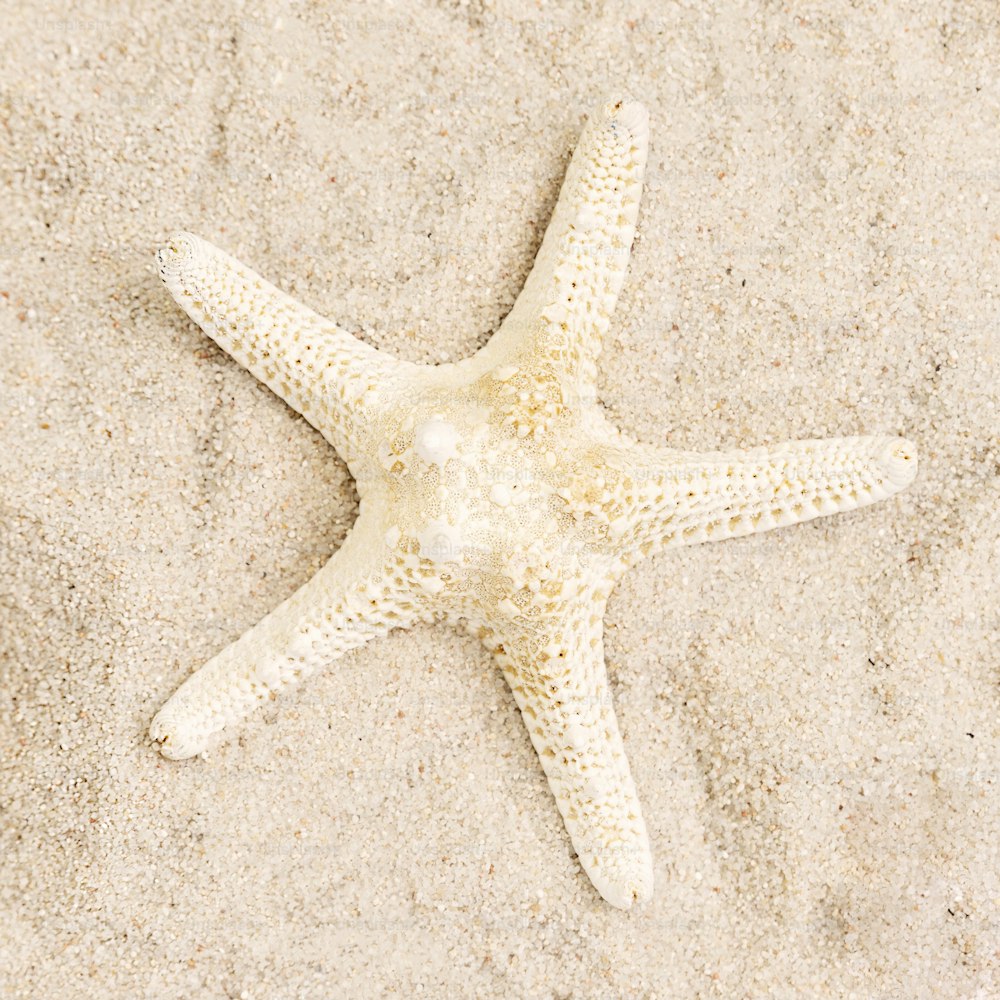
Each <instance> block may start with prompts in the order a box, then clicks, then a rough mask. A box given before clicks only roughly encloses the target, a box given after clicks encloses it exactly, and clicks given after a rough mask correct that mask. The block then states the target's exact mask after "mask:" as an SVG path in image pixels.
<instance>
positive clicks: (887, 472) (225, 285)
mask: <svg viewBox="0 0 1000 1000" xmlns="http://www.w3.org/2000/svg"><path fill="white" fill-rule="evenodd" d="M647 144H648V116H647V114H646V110H645V109H644V108H643V106H642V105H641V104H639V103H637V102H635V101H632V100H628V99H622V100H615V101H609V102H607V103H605V104H603V105H602V106H601V107H599V108H598V110H597V112H596V113H595V114H594V115H593V116H592V117H591V119H590V121H589V123H588V124H587V126H586V128H585V130H584V132H583V135H582V137H581V139H580V142H579V145H578V147H577V149H576V152H575V154H574V156H573V160H572V162H571V164H570V167H569V170H568V173H567V175H566V179H565V182H564V184H563V188H562V192H561V194H560V197H559V202H558V204H557V206H556V209H555V214H554V215H553V217H552V220H551V223H550V225H549V227H548V230H547V232H546V234H545V238H544V240H543V242H542V245H541V248H540V249H539V252H538V255H537V257H536V260H535V265H534V268H533V269H532V271H531V274H530V276H529V277H528V279H527V282H526V284H525V286H524V289H523V291H522V292H521V295H520V296H519V298H518V299H517V302H516V303H515V305H514V307H513V309H512V310H511V312H510V314H509V315H508V316H507V318H506V319H505V320H504V322H503V324H502V325H501V327H500V329H499V331H498V332H497V333H496V334H495V335H494V336H493V338H492V339H491V340H490V341H489V343H488V344H487V345H486V346H485V347H484V348H483V349H482V350H480V351H479V352H478V353H477V354H476V355H474V356H473V357H471V358H468V359H466V360H464V361H460V362H458V363H457V364H448V365H441V366H438V367H422V366H418V365H414V364H408V363H405V362H401V361H397V360H394V359H392V358H390V357H388V356H386V355H385V354H383V353H381V352H379V351H376V350H374V349H373V348H371V347H369V346H367V345H365V344H363V343H361V342H360V341H358V340H356V339H355V338H354V337H352V336H351V335H350V334H348V333H346V332H345V331H344V330H342V329H341V328H339V327H338V326H337V324H336V323H334V322H332V321H330V320H327V319H323V318H322V317H321V316H318V315H317V314H316V313H314V312H313V311H312V310H311V309H308V308H306V307H305V306H302V305H299V304H298V303H296V302H294V301H293V300H292V299H290V298H289V297H288V296H286V295H285V294H283V293H282V292H280V291H279V290H278V289H277V288H275V287H274V286H273V285H271V284H269V283H268V282H266V281H265V280H264V279H263V278H261V277H260V276H258V275H257V274H255V273H254V272H253V271H251V270H250V269H249V268H248V267H245V266H244V265H243V264H241V263H239V262H238V261H236V260H234V259H233V258H232V257H229V256H227V255H226V254H225V253H223V252H222V251H221V250H217V249H216V248H215V247H213V246H211V245H209V244H208V243H206V242H204V241H203V240H200V239H198V238H197V237H194V236H191V235H189V234H184V233H182V234H180V235H177V236H175V237H173V238H172V239H171V240H169V242H168V243H167V245H166V246H165V247H163V248H162V249H161V250H160V251H159V254H158V260H159V268H160V275H161V277H162V278H163V281H164V282H165V283H166V285H167V288H168V289H169V290H170V292H171V293H172V294H173V296H174V298H175V299H176V300H177V302H178V303H179V304H180V306H181V307H182V308H183V309H184V311H185V312H186V313H187V314H188V315H189V316H190V317H191V318H192V319H193V320H194V321H195V322H196V323H197V324H198V325H199V326H200V327H201V328H202V329H203V330H204V331H205V332H206V333H207V334H208V335H209V336H210V337H211V338H212V339H213V340H214V341H215V342H216V343H217V344H219V345H220V346H221V347H222V348H223V349H224V350H226V351H227V352H228V353H229V354H231V355H232V356H233V357H234V358H235V359H236V360H237V361H238V362H239V363H240V364H242V365H243V366H244V367H245V368H247V369H249V371H250V372H252V373H253V374H254V375H255V376H256V377H257V378H258V379H260V380H261V381H262V382H264V383H265V384H266V385H267V386H269V387H270V388H271V389H272V390H273V391H274V392H275V393H277V394H278V395H279V396H280V397H281V398H282V399H283V400H285V402H286V403H288V404H289V406H291V407H293V408H294V409H296V410H297V411H298V412H299V413H301V414H302V415H303V416H304V417H305V418H306V419H307V420H308V421H309V422H310V423H311V424H312V425H313V426H314V427H315V428H316V429H317V430H318V431H319V432H320V433H321V434H322V435H323V436H324V437H325V438H326V439H327V441H329V442H330V444H332V445H333V447H334V448H335V449H336V450H337V451H338V452H339V453H340V455H341V456H342V457H343V458H344V460H345V461H346V462H347V465H348V468H349V469H350V472H351V474H352V475H353V476H354V478H355V480H356V481H357V489H358V493H359V494H360V496H361V508H360V513H359V516H358V519H357V521H356V523H355V524H354V525H353V527H352V528H351V530H350V532H349V534H348V536H347V539H346V540H345V542H344V544H343V546H342V547H341V548H340V550H339V551H338V552H337V553H336V554H335V555H334V556H333V558H332V559H330V561H329V562H328V563H327V564H326V566H324V567H323V569H321V570H320V571H319V572H318V573H317V574H316V575H315V576H314V577H313V579H312V580H310V581H309V582H308V583H307V584H306V585H305V586H304V587H302V588H301V590H299V591H298V592H297V593H295V594H294V595H293V596H292V597H290V598H289V599H288V600H286V601H285V602H284V603H283V604H281V605H280V606H279V607H278V608H276V609H275V610H274V611H273V612H272V613H271V614H269V615H268V616H267V617H266V618H264V619H263V620H262V621H261V622H260V623H259V624H258V625H256V626H255V627H254V628H252V629H250V631H249V632H247V633H246V634H245V635H244V636H243V637H242V638H241V639H239V640H237V641H236V642H234V643H233V644H232V645H231V646H229V647H228V648H226V649H224V650H222V652H220V653H219V654H218V655H217V656H215V657H214V658H213V659H211V660H210V661H209V662H208V663H206V664H205V665H204V666H203V667H202V668H201V669H200V670H198V671H197V672H195V673H194V674H193V675H192V676H191V677H190V678H189V679H188V680H187V681H186V682H185V683H184V684H183V685H182V686H181V687H180V689H179V690H178V691H177V692H176V693H175V694H174V695H173V697H172V698H170V700H169V701H168V702H167V703H166V705H165V706H164V707H163V709H162V710H161V711H160V712H159V714H158V715H157V716H156V718H155V719H154V721H153V723H152V726H151V730H150V732H151V736H152V738H153V739H154V740H156V741H157V742H158V743H159V744H160V750H161V752H162V753H163V754H164V755H165V756H167V757H171V758H182V757H190V756H192V755H193V754H197V753H199V752H200V751H202V750H203V749H205V748H206V746H208V745H209V743H210V741H211V740H212V739H213V737H214V736H215V734H217V733H218V732H219V731H220V730H221V729H223V728H224V727H226V726H229V725H232V724H233V723H235V722H236V721H237V720H239V719H241V718H243V717H244V716H245V715H246V714H247V713H248V712H250V711H251V709H253V708H254V707H255V706H257V705H259V704H260V703H261V702H262V701H264V700H265V699H267V698H269V697H270V696H271V695H272V694H274V693H276V692H278V691H280V690H281V689H283V688H285V687H287V686H288V685H289V684H292V683H294V682H296V681H298V680H300V679H301V678H303V677H305V676H307V675H309V674H310V673H312V672H313V671H315V670H316V669H317V668H318V667H320V666H322V665H324V664H326V663H329V662H330V661H331V660H333V659H334V658H335V657H337V656H339V655H340V654H341V653H343V652H345V651H347V650H349V649H354V648H355V647H357V646H360V645H361V644H362V643H365V642H367V641H368V640H369V639H372V638H375V637H376V636H380V635H384V634H386V633H387V632H389V631H390V630H392V629H395V628H400V627H404V626H407V625H411V624H413V623H415V622H422V621H446V622H450V623H454V624H462V625H465V626H466V627H468V628H470V629H471V630H472V631H473V632H474V634H476V635H477V636H479V637H480V638H481V639H482V641H483V642H484V643H485V645H486V646H487V648H488V649H489V650H491V651H492V653H493V654H494V656H495V658H496V661H497V663H498V664H499V666H500V668H501V669H502V671H503V674H504V676H505V677H506V679H507V681H508V683H509V684H510V688H511V691H512V692H513V694H514V699H515V701H516V702H517V705H518V707H519V708H520V710H521V714H522V717H523V719H524V722H525V725H526V726H527V729H528V734H529V736H530V738H531V742H532V743H533V744H534V747H535V750H536V751H537V753H538V757H539V759H540V761H541V763H542V767H543V768H544V770H545V774H546V776H547V777H548V780H549V784H550V786H551V788H552V791H553V793H554V795H555V798H556V802H557V803H558V806H559V810H560V812H561V813H562V816H563V819H564V821H565V824H566V829H567V831H568V832H569V835H570V838H571V839H572V842H573V846H574V848H575V850H576V852H577V854H578V856H579V859H580V863H581V865H582V866H583V868H584V869H585V870H586V872H587V874H588V875H589V876H590V878H591V880H592V881H593V883H594V886H595V887H596V888H597V890H598V892H600V894H601V895H602V896H603V897H604V898H605V899H606V900H608V902H610V903H612V904H613V905H615V906H619V907H622V908H628V907H630V906H631V905H632V904H633V903H634V902H636V901H640V900H645V899H647V898H649V896H650V895H651V893H652V885H653V871H652V858H651V854H650V848H649V840H648V837H647V834H646V828H645V824H644V823H643V818H642V811H641V809H640V807H639V801H638V798H637V796H636V790H635V786H634V784H633V781H632V776H631V774H630V771H629V766H628V761H627V760H626V757H625V750H624V747H623V745H622V738H621V735H620V733H619V730H618V723H617V721H616V719H615V713H614V710H613V708H612V703H611V697H610V692H609V687H608V678H607V673H606V670H605V664H604V649H603V636H602V631H603V617H604V609H605V605H606V603H607V600H608V595H609V594H610V593H611V590H612V588H613V587H614V585H615V582H616V581H617V580H618V579H619V577H620V576H621V575H622V573H623V572H624V571H625V570H626V569H627V568H628V567H629V566H631V565H633V564H634V563H636V562H637V561H638V560H639V559H641V558H642V557H644V556H648V555H652V554H653V553H655V552H658V551H660V550H662V549H664V548H667V547H670V546H674V545H686V544H691V543H695V542H704V541H712V540H716V539H723V538H733V537H736V536H739V535H748V534H751V533H753V532H758V531H765V530H768V529H770V528H776V527H779V526H781V525H786V524H796V523H798V522H801V521H808V520H810V519H811V518H814V517H819V516H821V515H824V514H833V513H836V512H838V511H846V510H853V509H854V508H856V507H862V506H865V505H867V504H870V503H874V502H875V501H877V500H881V499H884V498H885V497H888V496H891V495H892V494H894V493H896V492H897V491H899V490H901V489H902V488H903V487H904V486H906V485H907V484H908V483H910V482H911V481H912V480H913V477H914V475H915V474H916V452H915V450H914V448H913V446H912V445H911V444H909V443H908V442H907V441H905V440H903V439H901V438H894V437H848V438H838V439H833V440H828V441H797V442H791V443H788V444H782V445H778V446H776V447H773V448H754V449H751V450H746V451H729V452H710V453H706V454H697V453H693V452H685V451H674V450H669V449H665V448H661V447H654V446H648V445H642V444H638V443H636V442H634V441H631V440H630V439H629V438H627V437H626V436H625V435H624V434H622V433H621V432H619V431H618V430H617V429H615V428H614V427H613V426H611V425H610V424H609V423H608V422H607V421H606V419H605V418H604V416H603V415H602V413H601V410H600V409H599V407H598V405H597V403H596V402H595V400H596V381H597V365H596V362H597V356H598V352H599V351H600V349H601V341H602V338H603V336H604V334H605V333H606V331H607V329H608V325H609V321H610V317H611V313H612V310H613V309H614V306H615V303H616V301H617V298H618V293H619V291H620V289H621V286H622V282H623V280H624V276H625V270H626V266H627V262H628V257H629V253H630V250H631V245H632V239H633V235H634V232H635V224H636V216H637V214H638V210H639V197H640V192H641V186H642V178H643V171H644V168H645V163H646V150H647Z"/></svg>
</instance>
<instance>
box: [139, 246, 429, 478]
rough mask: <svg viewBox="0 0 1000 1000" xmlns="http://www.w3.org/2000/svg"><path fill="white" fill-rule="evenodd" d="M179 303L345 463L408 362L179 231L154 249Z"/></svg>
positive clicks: (354, 455)
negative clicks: (308, 425)
mask: <svg viewBox="0 0 1000 1000" xmlns="http://www.w3.org/2000/svg"><path fill="white" fill-rule="evenodd" d="M157 261H158V264H159V272H160V277H161V278H162V279H163V282H164V284H166V286H167V288H168V289H169V290H170V293H171V295H173V297H174V298H175V299H176V300H177V303H178V304H179V305H180V307H181V308H182V309H183V310H184V311H185V312H186V313H187V314H188V316H190V317H191V319H193V320H194V321H195V323H197V324H198V325H199V326H200V327H201V328H202V329H203V330H204V331H205V333H207V334H208V336H209V337H211V338H212V340H214V341H215V342H216V343H217V344H218V345H219V346H220V347H221V348H222V349H223V350H224V351H226V352H227V353H228V354H230V355H232V357H233V358H235V359H236V360H237V361H238V362H239V363H240V364H241V365H243V367H244V368H246V369H247V370H248V371H250V372H251V373H252V374H253V375H255V376H256V377H257V378H258V379H260V381H261V382H263V383H264V384H265V385H266V386H267V387H268V388H269V389H271V390H272V391H273V392H274V393H276V394H277V395H278V396H280V397H281V398H282V399H283V400H284V401H285V402H286V403H287V404H288V405H289V406H291V407H292V408H293V409H294V410H296V411H297V412H299V413H301V414H302V416H304V417H305V418H306V420H308V421H309V423H311V424H312V425H313V426H314V427H315V428H316V429H317V430H318V431H319V432H320V433H321V434H322V435H323V436H324V437H325V438H326V439H327V440H328V441H329V442H330V443H331V444H332V445H333V446H334V447H335V448H336V449H337V451H338V452H339V453H340V454H341V456H342V457H343V458H344V459H345V461H347V463H348V464H349V465H350V464H351V463H352V460H354V459H355V458H357V457H358V456H359V455H360V454H361V453H362V452H363V447H362V441H361V434H362V432H363V427H364V425H365V423H366V420H367V417H368V416H370V414H371V412H372V410H373V409H374V408H375V407H377V406H378V403H379V402H380V400H381V399H383V398H384V395H385V393H386V391H387V390H389V389H391V387H392V386H393V385H396V384H398V383H399V382H400V380H401V379H403V378H405V377H406V375H407V373H408V370H409V368H411V367H415V366H409V365H406V364H404V363H403V362H400V361H397V360H395V359H394V358H390V357H388V356H386V355H384V354H381V353H380V352H378V351H376V350H375V348H373V347H370V346H368V345H367V344H364V343H362V342H361V341H360V340H358V339H357V338H356V337H353V336H351V334H349V333H347V332H345V331H344V330H341V329H340V328H339V327H337V325H336V324H335V323H332V322H331V321H330V320H327V319H324V318H323V317H322V316H320V315H318V314H317V313H315V312H313V311H312V310H311V309H309V308H307V307H306V306H303V305H301V304H299V303H298V302H296V301H295V300H294V299H292V298H291V297H290V296H288V295H286V294H285V293H284V292H282V291H280V290H279V289H278V288H276V287H275V286H274V285H272V284H270V282H268V281H265V280H264V279H263V278H262V277H261V276H260V275H259V274H257V273H256V272H254V271H252V270H251V269H250V268H249V267H247V266H245V265H244V264H241V263H240V262H239V261H238V260H236V259H235V258H233V257H230V256H229V254H227V253H224V252H223V251H222V250H219V249H218V248H217V247H214V246H212V244H210V243H208V242H206V241H205V240H202V239H199V238H198V237H197V236H192V235H191V234H190V233H178V234H176V235H174V236H173V237H171V239H170V240H169V241H168V242H167V244H166V246H164V247H162V248H161V249H160V250H159V252H158V253H157Z"/></svg>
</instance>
